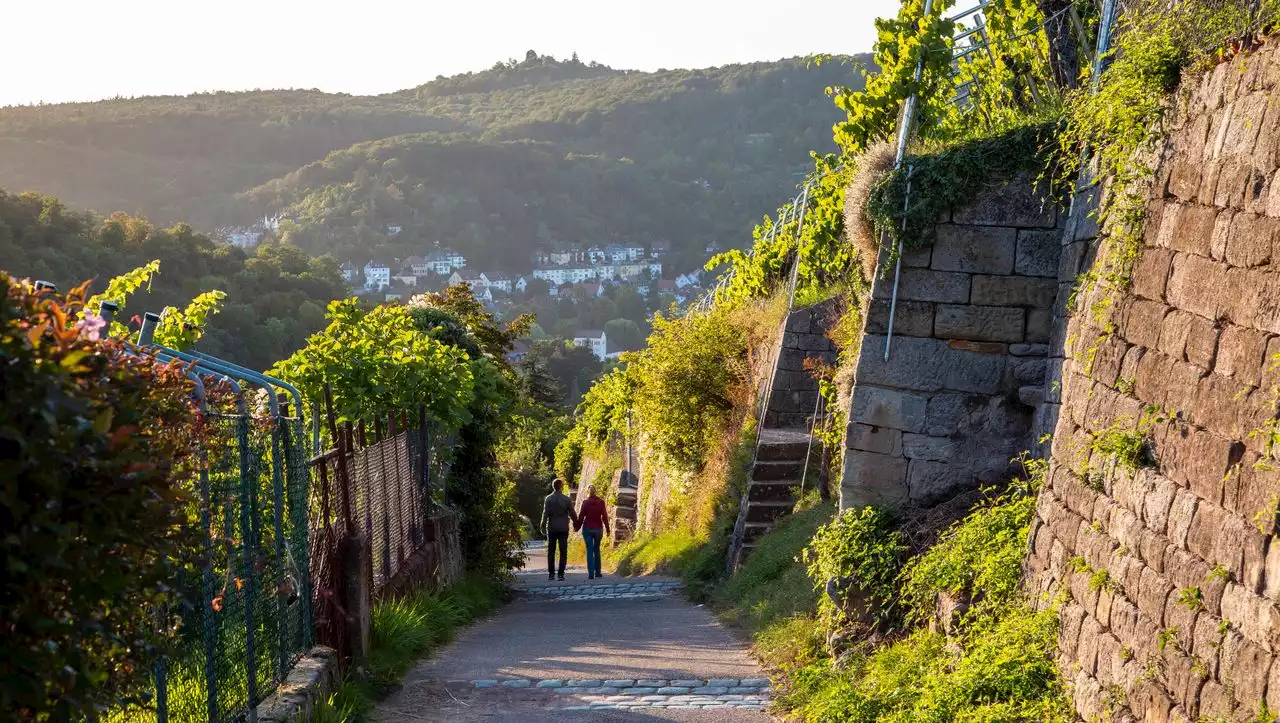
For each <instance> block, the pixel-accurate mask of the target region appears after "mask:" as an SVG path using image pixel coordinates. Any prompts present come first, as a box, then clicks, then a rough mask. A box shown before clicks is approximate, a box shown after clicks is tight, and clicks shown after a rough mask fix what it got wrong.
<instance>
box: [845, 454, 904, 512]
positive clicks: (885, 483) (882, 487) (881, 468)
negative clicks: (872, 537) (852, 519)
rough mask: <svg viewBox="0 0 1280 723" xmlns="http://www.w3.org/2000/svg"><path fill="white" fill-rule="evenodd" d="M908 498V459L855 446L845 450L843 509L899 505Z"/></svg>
mask: <svg viewBox="0 0 1280 723" xmlns="http://www.w3.org/2000/svg"><path fill="white" fill-rule="evenodd" d="M907 499H908V490H907V460H906V459H905V458H903V457H898V456H893V455H887V454H877V453H875V452H864V451H862V450H856V449H851V450H848V451H846V452H845V456H844V474H843V476H842V477H841V479H840V509H842V510H847V509H850V508H855V507H865V506H867V505H872V506H876V507H897V506H900V505H901V504H903V503H904V502H906V501H907Z"/></svg>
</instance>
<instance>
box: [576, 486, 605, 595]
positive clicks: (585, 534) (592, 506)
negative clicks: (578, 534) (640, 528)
mask: <svg viewBox="0 0 1280 723" xmlns="http://www.w3.org/2000/svg"><path fill="white" fill-rule="evenodd" d="M578 523H579V524H581V525H582V539H583V540H584V541H585V542H586V543H587V579H588V580H594V579H595V578H597V577H604V573H602V572H601V571H600V540H602V539H604V536H605V535H606V534H609V510H608V508H607V507H606V506H605V504H604V500H602V499H600V498H599V497H597V496H596V486H595V485H587V499H585V500H583V502H582V510H581V511H580V512H578Z"/></svg>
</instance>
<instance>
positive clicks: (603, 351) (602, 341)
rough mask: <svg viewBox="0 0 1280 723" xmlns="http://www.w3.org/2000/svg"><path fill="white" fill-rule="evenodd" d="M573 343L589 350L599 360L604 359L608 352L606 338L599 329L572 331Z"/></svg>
mask: <svg viewBox="0 0 1280 723" xmlns="http://www.w3.org/2000/svg"><path fill="white" fill-rule="evenodd" d="M573 343H574V344H575V345H577V346H582V347H586V348H588V349H590V350H591V353H592V354H594V355H595V357H596V358H597V359H599V360H600V361H604V360H605V359H606V358H607V355H608V353H609V343H608V339H607V338H606V337H605V334H604V331H603V330H600V329H582V330H579V331H577V332H575V333H574V335H573Z"/></svg>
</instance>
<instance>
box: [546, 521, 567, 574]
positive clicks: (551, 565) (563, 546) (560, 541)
mask: <svg viewBox="0 0 1280 723" xmlns="http://www.w3.org/2000/svg"><path fill="white" fill-rule="evenodd" d="M556 545H559V546H560V569H559V571H558V573H559V575H560V577H564V566H565V563H566V562H567V561H568V559H569V533H568V532H567V531H565V532H549V533H547V572H549V573H552V574H556V573H557V570H556V565H555V557H556Z"/></svg>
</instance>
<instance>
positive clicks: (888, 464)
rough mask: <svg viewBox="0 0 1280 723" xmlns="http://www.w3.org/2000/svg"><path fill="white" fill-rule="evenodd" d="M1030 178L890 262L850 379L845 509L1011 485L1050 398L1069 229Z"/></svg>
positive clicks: (950, 216)
mask: <svg viewBox="0 0 1280 723" xmlns="http://www.w3.org/2000/svg"><path fill="white" fill-rule="evenodd" d="M1058 223H1059V214H1058V212H1057V210H1056V208H1055V207H1054V206H1053V205H1052V204H1049V203H1046V202H1044V201H1042V200H1041V199H1039V198H1037V197H1036V195H1035V194H1034V193H1033V191H1032V182H1031V179H1030V178H1029V177H1017V178H1014V179H1010V180H1007V181H1005V182H1002V183H998V184H993V185H992V186H991V187H989V188H985V189H983V190H982V191H981V192H980V193H978V194H977V197H976V198H975V200H974V201H973V202H972V203H970V204H969V205H967V206H965V207H963V208H958V209H955V210H954V211H952V212H949V213H947V214H945V215H944V216H943V217H942V218H940V219H939V220H938V223H937V225H936V234H937V235H936V241H935V242H934V243H933V244H932V245H931V246H930V247H929V248H924V249H920V250H918V251H910V252H907V253H906V254H904V255H903V257H902V271H901V278H900V283H899V285H898V304H897V312H896V315H895V322H894V327H893V338H892V345H891V347H890V354H889V357H888V360H886V359H885V345H886V343H887V340H888V336H887V332H888V318H889V309H890V303H891V295H892V289H893V284H894V274H893V268H892V267H891V266H890V265H889V260H888V259H884V258H882V259H881V263H880V269H879V273H877V275H876V278H875V280H874V282H873V286H872V299H871V301H870V303H869V305H868V310H867V316H866V325H865V331H864V335H863V339H862V346H861V352H860V355H859V358H858V361H857V366H856V371H855V374H854V382H853V390H852V395H851V402H850V409H849V426H848V430H847V434H846V435H845V437H846V447H847V449H846V451H845V458H844V472H843V478H842V482H841V486H840V506H841V508H842V509H843V508H848V507H861V506H864V505H876V506H887V507H904V506H928V505H932V504H935V503H938V502H941V501H945V500H946V499H948V498H950V497H952V496H954V495H955V494H957V493H959V492H962V491H964V490H966V489H971V488H973V487H976V486H978V485H979V484H982V483H988V484H989V483H994V482H998V481H1000V480H1002V479H1006V478H1007V477H1008V476H1009V475H1010V474H1011V473H1012V468H1011V464H1010V460H1011V459H1012V458H1014V457H1015V456H1017V455H1018V453H1019V452H1021V451H1023V450H1025V449H1027V448H1028V447H1029V446H1030V444H1031V437H1032V426H1033V419H1034V416H1035V410H1036V407H1037V406H1038V405H1040V404H1042V403H1043V401H1044V394H1043V387H1044V379H1045V373H1046V355H1047V353H1048V350H1049V347H1048V342H1049V340H1050V336H1051V323H1052V318H1053V315H1052V308H1053V302H1054V299H1055V297H1056V296H1057V290H1058V289H1057V275H1058V256H1059V251H1060V239H1061V236H1062V231H1061V229H1060V228H1059V225H1058Z"/></svg>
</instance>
